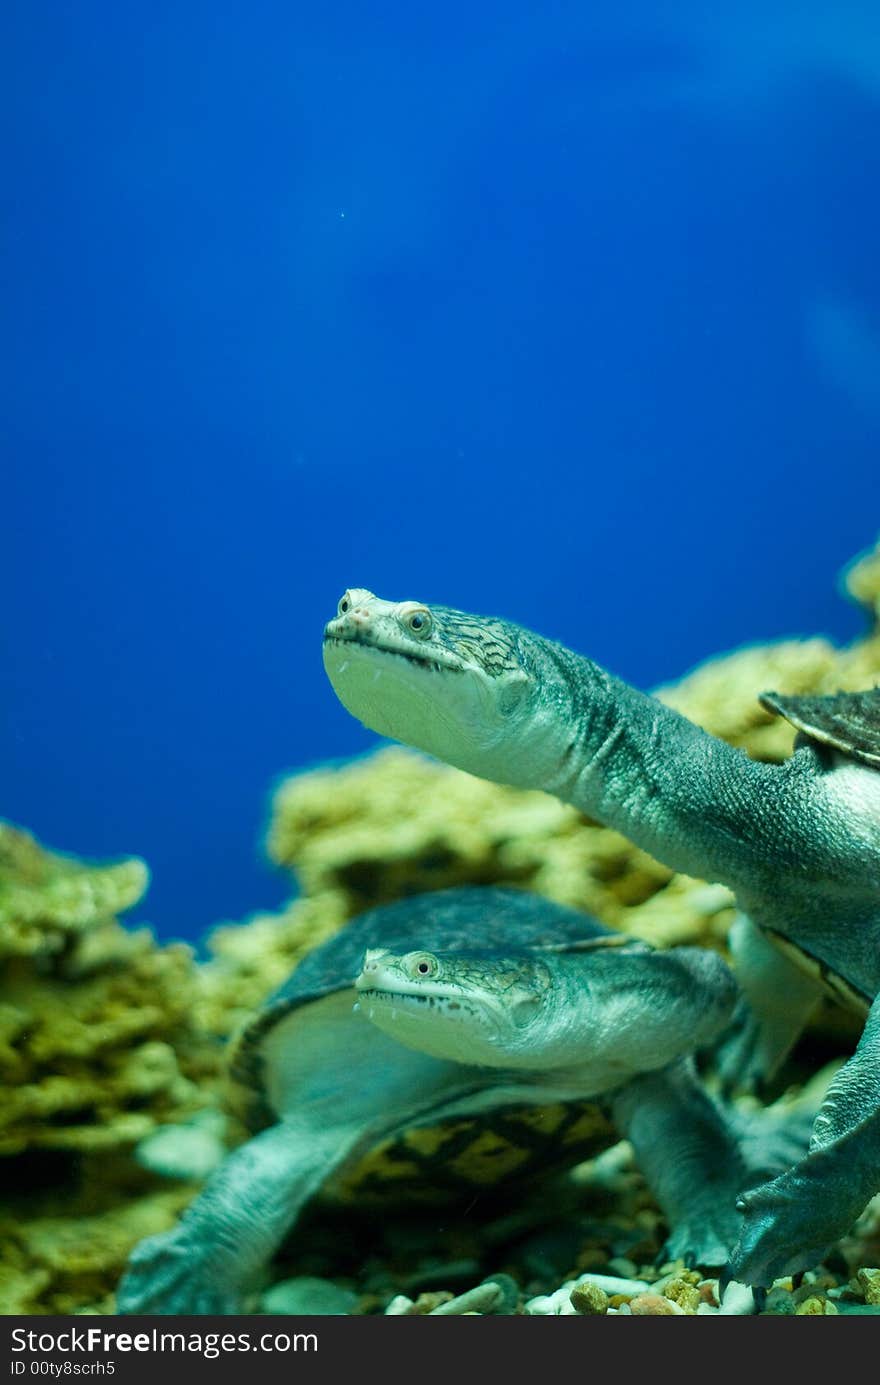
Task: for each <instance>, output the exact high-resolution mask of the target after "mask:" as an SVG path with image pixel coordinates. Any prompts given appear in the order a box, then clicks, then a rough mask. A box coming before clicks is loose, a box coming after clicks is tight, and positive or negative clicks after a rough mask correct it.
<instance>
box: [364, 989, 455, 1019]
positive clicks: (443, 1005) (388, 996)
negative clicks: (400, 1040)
mask: <svg viewBox="0 0 880 1385" xmlns="http://www.w3.org/2000/svg"><path fill="white" fill-rule="evenodd" d="M358 1002H359V1003H361V1002H362V1003H363V1007H364V1008H366V1009H369V1008H370V1007H371V1006H375V1005H382V1006H386V1007H389V1008H392V1009H397V1008H398V1007H399V1008H400V1009H405V1008H406V1007H407V1006H410V1007H411V1006H421V1007H423V1008H424V1009H427V1010H434V1011H438V1010H439V1011H441V1012H442V1013H443V1014H455V1013H458V1012H462V1013H467V1012H470V1013H473V1011H472V1010H471V1007H470V1006H467V1005H464V1004H462V1002H461V1001H460V1000H456V999H454V998H453V997H452V996H448V995H436V994H434V995H432V994H429V993H425V992H419V991H380V990H361V989H360V988H358Z"/></svg>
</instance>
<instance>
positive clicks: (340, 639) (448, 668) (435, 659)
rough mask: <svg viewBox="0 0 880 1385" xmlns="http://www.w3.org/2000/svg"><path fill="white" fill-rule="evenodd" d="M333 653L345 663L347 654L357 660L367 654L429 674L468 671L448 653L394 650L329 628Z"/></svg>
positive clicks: (328, 639)
mask: <svg viewBox="0 0 880 1385" xmlns="http://www.w3.org/2000/svg"><path fill="white" fill-rule="evenodd" d="M329 650H333V651H334V653H335V654H336V656H337V657H338V658H340V659H342V660H344V659H345V655H346V654H347V653H350V654H352V655H353V656H354V657H355V658H356V657H357V655H358V653H363V654H365V655H366V656H367V657H368V658H371V659H376V658H379V659H389V660H392V659H399V660H403V661H404V662H405V663H407V664H410V665H412V666H413V667H414V668H418V669H426V670H427V671H428V672H429V673H463V672H464V669H463V668H462V666H461V664H459V663H458V662H457V661H456V660H455V659H454V657H453V656H452V655H450V654H449V653H447V651H446V650H441V649H437V648H434V649H431V650H430V651H429V650H428V649H425V651H424V653H423V652H422V651H421V650H420V649H418V648H417V647H415V646H407V647H406V648H403V647H397V648H394V647H392V646H391V645H387V644H378V643H376V642H375V641H373V640H368V639H364V638H363V636H362V635H357V634H350V635H340V634H338V633H337V632H336V631H331V630H330V627H329V626H328V627H327V629H326V630H325V631H324V651H325V653H326V652H327V651H329ZM338 671H339V672H340V673H344V672H345V663H344V662H343V663H342V664H341V665H340V668H339V670H338Z"/></svg>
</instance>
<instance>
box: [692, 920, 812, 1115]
mask: <svg viewBox="0 0 880 1385" xmlns="http://www.w3.org/2000/svg"><path fill="white" fill-rule="evenodd" d="M728 943H729V946H730V951H731V956H732V958H733V967H734V971H735V973H736V979H737V981H738V983H739V986H740V989H741V990H742V992H743V998H742V999H741V1000H740V1001H739V1003H738V1005H737V1007H736V1010H735V1012H734V1017H733V1021H732V1023H731V1025H730V1028H729V1029H728V1030H727V1031H726V1033H725V1034H723V1035H722V1037H721V1039H720V1041H719V1043H718V1045H717V1047H716V1049H715V1051H714V1054H713V1068H714V1070H715V1071H716V1072H717V1074H718V1076H719V1079H720V1082H721V1088H722V1091H724V1092H725V1093H726V1094H727V1095H729V1094H730V1093H732V1092H736V1091H747V1092H761V1091H762V1090H763V1088H764V1087H765V1086H766V1084H767V1083H768V1082H769V1081H770V1080H771V1078H772V1077H773V1075H774V1073H776V1072H777V1071H778V1069H779V1068H780V1066H781V1065H782V1063H783V1062H784V1060H785V1058H786V1057H787V1056H788V1054H789V1052H790V1051H791V1049H792V1046H793V1045H794V1043H795V1041H796V1040H797V1038H798V1036H799V1035H800V1034H801V1032H802V1031H803V1029H804V1027H805V1026H806V1024H807V1021H808V1020H809V1018H810V1016H811V1014H812V1013H813V1011H814V1009H815V1008H816V1006H817V1005H818V1003H819V1001H820V1000H821V998H822V989H821V986H819V984H818V983H817V982H816V981H814V980H813V978H812V977H810V976H807V975H806V974H805V973H804V972H802V971H801V970H800V969H799V968H798V967H796V966H795V965H794V963H793V962H790V961H789V960H788V959H787V958H786V957H784V956H783V955H782V953H781V952H780V951H779V950H778V948H776V947H774V945H773V944H772V943H771V942H768V940H767V938H766V937H765V936H764V935H763V933H761V932H760V930H759V929H758V928H756V927H755V925H754V924H753V923H752V921H751V919H749V918H747V917H746V915H745V914H739V915H738V916H737V918H736V920H735V921H734V923H733V926H732V928H731V930H730V935H729V938H728Z"/></svg>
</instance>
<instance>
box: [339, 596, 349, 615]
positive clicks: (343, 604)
mask: <svg viewBox="0 0 880 1385" xmlns="http://www.w3.org/2000/svg"><path fill="white" fill-rule="evenodd" d="M350 610H351V592H344V593H343V595H342V597H341V598H340V601H339V605H338V606H337V607H336V614H337V615H340V616H344V615H345V613H346V611H350Z"/></svg>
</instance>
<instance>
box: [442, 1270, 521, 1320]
mask: <svg viewBox="0 0 880 1385" xmlns="http://www.w3.org/2000/svg"><path fill="white" fill-rule="evenodd" d="M504 1300H505V1292H504V1287H503V1286H502V1285H501V1284H496V1283H495V1282H494V1280H491V1279H489V1280H487V1281H486V1282H485V1283H484V1284H478V1285H477V1286H476V1288H475V1289H468V1291H467V1293H465V1294H458V1295H457V1296H456V1297H455V1298H451V1299H448V1300H447V1301H446V1303H441V1304H439V1305H438V1307H436V1308H432V1309H431V1317H439V1316H440V1315H441V1314H443V1315H450V1314H456V1315H461V1314H462V1313H497V1312H498V1311H499V1309H500V1308H501V1307H502V1306H503V1304H504Z"/></svg>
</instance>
